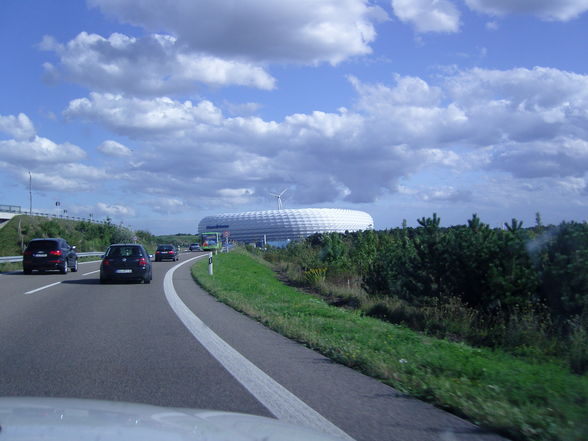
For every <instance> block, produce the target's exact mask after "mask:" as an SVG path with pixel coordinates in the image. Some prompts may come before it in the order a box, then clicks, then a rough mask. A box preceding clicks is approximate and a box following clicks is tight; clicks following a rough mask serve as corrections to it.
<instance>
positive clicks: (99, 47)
mask: <svg viewBox="0 0 588 441" xmlns="http://www.w3.org/2000/svg"><path fill="white" fill-rule="evenodd" d="M40 48H41V49H43V50H47V51H52V52H55V53H56V54H57V56H58V57H59V64H58V65H57V66H54V65H53V64H51V63H45V64H44V69H45V73H46V76H47V77H48V78H50V79H51V80H52V81H56V80H58V79H59V78H61V77H63V78H64V79H66V80H69V81H73V82H77V83H80V84H83V85H85V86H88V87H90V88H92V89H93V90H100V91H108V92H125V93H127V94H134V95H139V96H157V95H168V94H174V93H185V92H193V91H194V90H195V89H196V87H197V85H198V84H199V83H202V84H206V85H210V86H228V85H237V86H248V87H256V88H259V89H273V88H274V87H275V79H274V78H273V77H272V76H271V75H269V74H268V73H267V72H266V71H265V70H264V69H263V68H261V67H259V66H254V65H252V64H251V63H246V62H239V61H232V60H224V59H221V58H218V57H214V56H211V55H206V54H202V53H197V52H194V51H192V50H190V49H189V48H188V47H186V45H182V44H180V43H179V42H178V40H177V38H175V37H173V36H170V35H161V34H152V35H148V36H146V37H143V38H134V37H129V36H127V35H124V34H112V35H110V37H108V38H104V37H102V36H100V35H97V34H88V33H86V32H82V33H80V34H79V35H78V36H77V37H75V38H74V39H73V40H71V41H69V42H68V43H66V44H61V43H58V42H57V41H56V40H55V39H54V38H53V37H51V36H45V37H44V38H43V41H42V42H41V44H40ZM139 72H140V74H139V75H137V73H139Z"/></svg>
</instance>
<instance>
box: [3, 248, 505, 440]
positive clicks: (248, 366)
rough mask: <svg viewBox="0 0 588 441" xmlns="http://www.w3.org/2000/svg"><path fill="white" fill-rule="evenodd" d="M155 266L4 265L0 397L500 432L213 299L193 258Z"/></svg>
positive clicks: (433, 432) (408, 432) (365, 428)
mask: <svg viewBox="0 0 588 441" xmlns="http://www.w3.org/2000/svg"><path fill="white" fill-rule="evenodd" d="M196 256H198V253H187V254H184V255H183V256H182V260H183V261H186V260H187V259H189V258H192V257H196ZM180 263H181V262H180ZM153 265H154V271H153V282H152V283H151V284H150V285H145V284H128V283H122V284H113V285H100V284H99V280H98V276H99V275H98V272H97V270H98V263H86V264H80V268H79V272H77V273H68V274H66V275H61V274H57V273H45V274H36V273H33V274H32V275H23V274H22V273H20V272H15V273H3V274H0V396H49V397H74V398H93V399H105V400H115V401H130V402H140V403H149V404H156V405H161V406H174V407H189V408H206V409H218V410H225V411H237V412H245V413H251V414H256V415H263V416H275V417H278V418H280V419H285V420H289V421H293V422H297V421H299V422H300V424H305V425H310V426H313V427H315V428H318V429H319V430H324V431H326V432H330V433H339V434H340V435H342V436H348V439H349V437H350V438H352V439H355V440H357V441H368V440H372V441H387V440H394V441H429V440H441V441H454V440H459V441H466V440H467V441H498V440H503V438H501V437H498V436H496V435H494V434H492V433H487V432H485V431H483V430H480V429H479V428H477V427H476V426H474V425H473V424H470V423H468V422H466V421H464V420H462V419H460V418H458V417H456V416H454V415H451V414H449V413H446V412H444V411H442V410H439V409H436V408H434V407H433V406H430V405H428V404H426V403H423V402H421V401H419V400H416V399H412V398H409V397H406V396H404V395H402V394H400V393H398V392H397V391H395V390H394V389H392V388H390V387H388V386H385V385H383V384H381V383H380V382H378V381H376V380H374V379H372V378H369V377H366V376H364V375H362V374H359V373H357V372H355V371H353V370H351V369H348V368H346V367H344V366H341V365H339V364H337V363H333V362H331V361H330V360H329V359H327V358H325V357H323V356H321V355H320V354H317V353H316V352H314V351H312V350H309V349H307V348H306V347H304V346H302V345H300V344H297V343H295V342H292V341H290V340H288V339H286V338H284V337H282V336H280V335H278V334H276V333H274V332H273V331H270V330H268V329H266V328H265V327H263V326H262V325H260V324H259V323H257V322H255V321H253V320H251V319H249V318H247V317H245V316H243V315H242V314H239V313H237V312H235V311H233V310H232V309H230V308H228V307H227V306H225V305H223V304H221V303H219V302H217V301H216V300H215V299H214V298H213V297H211V296H210V295H208V294H207V293H206V292H204V291H203V290H201V289H200V288H199V287H198V286H197V285H196V284H195V283H194V281H193V280H192V278H191V275H190V266H191V263H189V262H188V263H186V264H184V265H181V266H177V265H178V262H158V263H155V262H154V264H153ZM173 268H175V270H172V269H173ZM166 274H167V282H166ZM164 282H165V283H164ZM338 431H340V432H338ZM345 434H346V435H345Z"/></svg>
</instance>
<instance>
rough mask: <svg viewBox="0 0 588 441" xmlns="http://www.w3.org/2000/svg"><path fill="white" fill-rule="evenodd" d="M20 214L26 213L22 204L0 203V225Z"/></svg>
mask: <svg viewBox="0 0 588 441" xmlns="http://www.w3.org/2000/svg"><path fill="white" fill-rule="evenodd" d="M19 214H26V213H23V211H22V208H21V206H20V205H0V226H1V225H2V224H4V223H5V222H6V221H9V220H10V219H12V218H13V217H14V216H18V215H19Z"/></svg>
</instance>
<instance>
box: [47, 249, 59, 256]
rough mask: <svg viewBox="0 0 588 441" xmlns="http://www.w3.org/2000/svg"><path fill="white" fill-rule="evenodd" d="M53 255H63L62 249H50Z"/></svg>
mask: <svg viewBox="0 0 588 441" xmlns="http://www.w3.org/2000/svg"><path fill="white" fill-rule="evenodd" d="M49 254H51V255H52V256H61V250H54V251H49Z"/></svg>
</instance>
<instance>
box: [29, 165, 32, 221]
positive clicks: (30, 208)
mask: <svg viewBox="0 0 588 441" xmlns="http://www.w3.org/2000/svg"><path fill="white" fill-rule="evenodd" d="M32 215H33V177H32V176H31V171H30V170H29V216H32Z"/></svg>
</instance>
